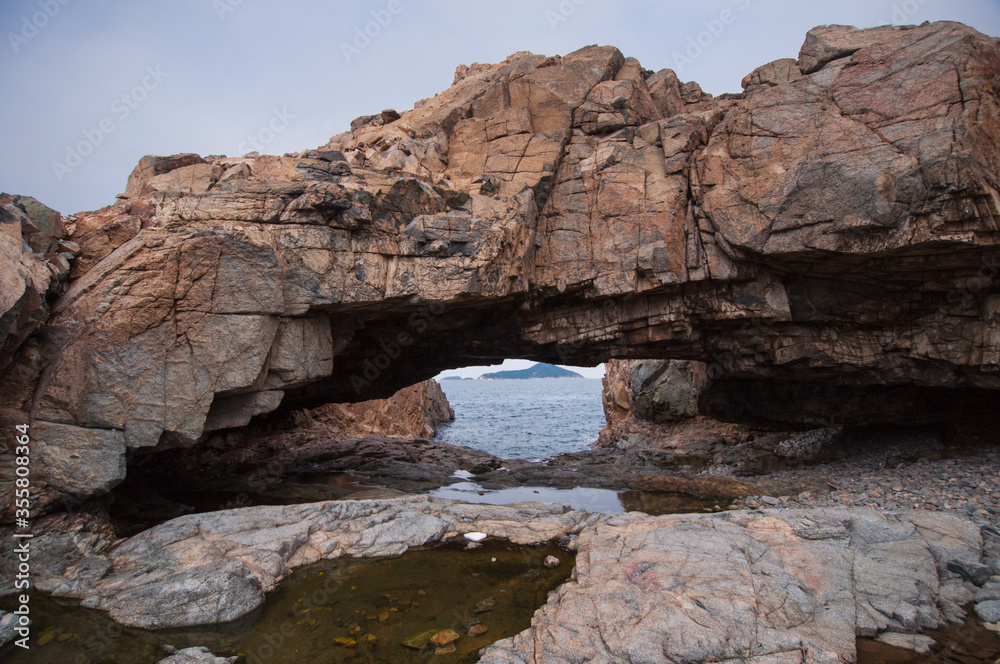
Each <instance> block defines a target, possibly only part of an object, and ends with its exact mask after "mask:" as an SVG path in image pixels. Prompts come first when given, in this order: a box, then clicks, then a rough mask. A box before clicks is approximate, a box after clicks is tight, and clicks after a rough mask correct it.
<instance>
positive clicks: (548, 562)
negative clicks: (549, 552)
mask: <svg viewBox="0 0 1000 664" xmlns="http://www.w3.org/2000/svg"><path fill="white" fill-rule="evenodd" d="M542 564H543V565H545V566H546V567H548V568H549V569H551V568H553V567H559V566H560V565H562V563H561V562H560V561H559V559H558V558H556V557H555V556H545V562H543V563H542Z"/></svg>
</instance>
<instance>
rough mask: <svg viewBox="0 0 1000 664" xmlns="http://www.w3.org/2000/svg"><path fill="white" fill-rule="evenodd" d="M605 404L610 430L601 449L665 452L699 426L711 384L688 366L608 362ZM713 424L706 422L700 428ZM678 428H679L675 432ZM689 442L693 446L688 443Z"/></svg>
mask: <svg viewBox="0 0 1000 664" xmlns="http://www.w3.org/2000/svg"><path fill="white" fill-rule="evenodd" d="M603 384H604V387H603V391H602V393H601V399H602V402H603V404H604V416H605V419H606V420H607V422H608V423H607V425H605V427H604V428H603V429H602V430H601V433H600V436H599V437H598V439H597V446H598V447H617V448H619V449H649V448H655V447H662V446H663V444H664V442H663V441H664V440H665V439H669V438H670V437H672V436H673V435H674V434H675V433H677V432H679V431H684V432H686V433H685V434H684V436H685V438H689V436H688V435H687V434H688V433H689V432H690V429H691V427H690V426H689V425H690V424H692V423H693V422H695V421H698V399H699V397H700V396H701V393H702V391H703V390H704V388H705V386H706V385H707V384H708V376H707V372H706V367H705V365H704V364H703V363H701V362H691V361H687V360H609V361H608V362H606V363H605V375H604V380H603ZM701 423H703V424H705V425H708V426H706V427H703V428H706V429H708V428H711V424H714V423H710V422H708V421H705V420H704V418H702V422H701ZM678 424H680V425H681V426H677V425H678ZM688 442H690V441H688Z"/></svg>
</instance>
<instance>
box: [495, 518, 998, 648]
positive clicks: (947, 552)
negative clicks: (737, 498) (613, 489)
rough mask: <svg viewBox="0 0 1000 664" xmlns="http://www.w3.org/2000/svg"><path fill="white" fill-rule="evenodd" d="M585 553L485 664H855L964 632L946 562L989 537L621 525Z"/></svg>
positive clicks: (978, 549)
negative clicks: (866, 652) (939, 630)
mask: <svg viewBox="0 0 1000 664" xmlns="http://www.w3.org/2000/svg"><path fill="white" fill-rule="evenodd" d="M695 543H696V544H695ZM579 550H580V552H579V554H578V556H577V566H576V571H575V574H574V580H572V581H570V582H569V583H567V584H564V585H563V586H561V587H560V588H559V589H558V591H557V594H555V595H554V596H553V597H550V599H549V601H548V603H547V604H546V605H545V606H544V607H542V608H541V609H539V610H538V611H537V612H536V613H535V616H534V618H533V619H532V625H531V628H530V629H528V630H526V631H524V632H522V633H521V634H518V635H517V636H515V637H514V638H512V639H506V640H503V641H498V642H497V643H495V644H493V645H492V646H490V647H489V648H487V649H486V650H485V652H484V653H483V657H482V659H481V660H480V661H482V662H484V664H515V663H518V664H527V663H529V662H530V663H533V664H535V663H539V664H540V663H541V662H545V663H546V664H559V663H562V662H567V663H568V662H579V661H588V662H602V663H604V662H608V663H610V662H629V661H631V662H658V661H670V662H704V661H719V662H725V661H741V662H777V661H780V662H785V661H795V662H816V663H824V664H827V663H828V664H838V663H839V662H850V661H855V657H856V651H855V640H856V637H857V636H876V635H880V634H899V635H907V634H911V635H912V634H916V633H919V632H920V631H922V630H927V629H933V628H936V627H938V626H941V625H943V624H945V623H946V622H952V623H956V622H957V623H960V622H961V621H962V620H963V619H964V615H965V614H964V611H963V610H962V609H961V608H959V606H958V604H957V602H960V601H962V599H963V598H967V597H971V596H972V589H971V586H970V585H969V584H967V583H964V582H963V581H962V580H961V578H960V577H958V576H957V575H955V574H951V573H949V572H948V571H947V569H946V565H947V561H948V560H951V559H954V558H956V557H966V558H969V557H971V558H972V559H978V556H980V555H981V553H982V539H981V537H980V534H979V530H978V528H976V527H975V526H974V525H973V524H972V523H971V522H969V521H968V520H967V519H965V518H961V517H958V516H952V515H947V514H940V513H938V514H930V513H908V514H900V515H889V516H879V515H876V514H875V513H874V512H871V511H869V510H785V511H772V510H765V511H763V512H756V513H752V512H729V513H725V514H718V515H685V516H673V517H658V518H655V519H654V518H650V517H646V516H644V515H636V514H628V515H622V516H616V517H612V518H608V519H606V520H601V521H599V522H597V523H596V524H595V525H594V526H593V527H591V528H588V529H585V530H583V531H582V532H581V534H580V538H579ZM890 640H892V639H890ZM894 641H895V642H897V643H904V642H909V643H914V644H917V643H919V641H915V640H913V639H909V640H904V639H895V640H894Z"/></svg>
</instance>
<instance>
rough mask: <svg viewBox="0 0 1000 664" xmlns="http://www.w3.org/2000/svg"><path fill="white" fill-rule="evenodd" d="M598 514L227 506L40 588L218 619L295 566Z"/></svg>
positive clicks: (553, 528)
mask: <svg viewBox="0 0 1000 664" xmlns="http://www.w3.org/2000/svg"><path fill="white" fill-rule="evenodd" d="M595 518H596V517H595V516H594V515H590V514H588V513H586V512H574V511H569V510H568V508H564V507H563V506H561V505H546V504H542V503H522V504H518V505H506V506H503V505H499V506H483V505H469V504H465V503H457V502H454V501H446V500H440V501H439V500H433V499H428V498H425V497H408V498H399V499H390V500H366V501H332V502H323V503H310V504H305V505H291V506H264V507H249V508H243V509H233V510H224V511H221V512H210V513H206V514H195V515H189V516H184V517H180V518H177V519H173V520H171V521H168V522H166V523H164V524H162V525H159V526H156V527H155V528H150V529H149V530H147V531H144V532H142V533H140V534H139V535H136V536H135V537H132V538H129V539H127V540H124V541H122V542H120V543H118V544H116V545H115V546H114V547H113V548H112V549H111V550H110V551H109V552H108V553H107V554H106V556H105V557H106V560H107V563H108V564H107V565H106V566H105V569H106V570H108V571H107V573H106V574H104V575H103V576H100V577H98V578H96V579H89V580H87V581H83V582H81V579H79V578H77V577H76V575H75V568H70V569H69V570H68V571H67V572H65V574H64V575H63V576H60V577H53V578H45V579H40V580H39V587H42V588H44V589H45V590H49V591H51V592H52V593H53V594H55V595H57V596H68V597H79V598H81V599H82V600H83V601H82V604H83V606H86V607H88V608H94V609H101V610H104V611H107V612H108V613H109V615H110V616H111V617H112V618H113V619H114V620H116V621H117V622H119V623H121V624H123V625H128V626H134V627H142V628H146V629H166V628H172V627H186V626H192V625H205V624H214V623H221V622H227V621H230V620H234V619H236V618H238V617H240V616H243V615H245V614H247V613H249V612H250V611H252V610H254V609H255V608H257V607H258V606H260V604H261V603H262V602H263V601H264V593H266V592H268V591H270V590H272V589H274V587H275V586H276V585H277V584H278V582H279V581H281V579H283V578H284V577H285V576H287V575H288V574H289V573H290V572H291V571H292V570H294V569H295V568H298V567H303V566H305V565H310V564H312V563H315V562H318V561H320V560H332V559H335V558H340V557H343V556H350V557H359V558H374V557H380V556H398V555H402V554H403V553H405V552H406V551H407V550H409V549H410V548H413V547H417V546H422V545H425V544H431V543H434V542H438V541H441V540H443V539H446V538H451V537H460V536H461V535H462V534H464V533H467V532H483V533H487V534H488V535H490V536H493V537H499V538H504V539H509V540H511V541H513V542H516V543H519V544H533V543H538V542H545V541H548V540H552V539H555V538H557V537H560V536H568V535H570V534H571V533H576V532H579V530H580V529H581V528H582V527H583V525H584V524H585V523H587V522H589V521H592V520H593V519H595ZM43 545H44V542H40V546H43ZM92 557H93V556H92Z"/></svg>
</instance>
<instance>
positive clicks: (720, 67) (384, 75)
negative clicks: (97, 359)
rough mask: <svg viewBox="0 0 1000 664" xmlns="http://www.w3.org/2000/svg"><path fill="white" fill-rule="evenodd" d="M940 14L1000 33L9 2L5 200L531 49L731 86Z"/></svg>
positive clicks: (4, 49) (320, 131)
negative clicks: (823, 44) (615, 53)
mask: <svg viewBox="0 0 1000 664" xmlns="http://www.w3.org/2000/svg"><path fill="white" fill-rule="evenodd" d="M939 19H949V20H956V21H961V22H963V23H966V24H968V25H971V26H973V27H975V28H976V29H978V30H980V31H982V32H985V33H987V34H990V35H994V36H996V35H998V34H1000V0H839V1H838V2H802V1H801V0H799V1H797V2H793V1H790V0H700V1H698V2H654V1H651V0H636V1H634V2H625V1H619V2H611V1H602V0H505V1H504V2H491V3H480V2H470V1H469V0H464V1H462V2H459V1H457V0H453V1H440V2H430V1H425V0H374V1H358V0H356V1H352V2H346V1H340V2H336V1H330V2H321V1H319V0H312V1H310V0H282V1H280V2H279V1H276V0H103V1H101V2H94V1H93V0H0V26H2V30H3V34H4V39H3V43H0V73H2V77H0V80H2V82H3V87H4V93H5V94H4V100H3V104H0V148H2V154H3V159H2V163H0V191H6V192H10V193H17V194H25V195H31V196H35V197H36V198H38V199H39V200H41V201H42V202H43V203H46V204H48V205H50V206H51V207H54V208H55V209H57V210H59V211H60V212H63V213H64V214H69V213H73V212H77V211H81V210H92V209H97V208H99V207H102V206H104V205H108V204H110V203H113V202H114V196H115V194H117V193H119V192H121V191H124V189H125V181H126V179H127V177H128V174H129V173H130V172H131V170H132V168H133V167H134V166H135V164H136V162H138V160H139V158H140V157H142V156H143V155H145V154H175V153H178V152H197V153H199V154H202V155H209V154H226V155H230V156H235V155H240V154H243V153H245V152H248V151H249V150H251V149H254V147H255V144H256V145H259V146H260V147H261V148H262V150H261V151H262V152H267V153H271V154H283V153H285V152H293V151H299V150H302V149H306V148H312V147H316V146H319V145H321V144H323V143H325V142H326V140H327V139H328V138H329V137H330V136H332V135H333V134H337V133H340V132H342V131H344V130H345V129H347V128H348V127H349V124H350V121H351V120H352V119H353V118H355V117H357V116H359V115H364V114H368V113H375V112H378V111H380V110H382V109H383V108H395V109H397V110H400V111H402V110H405V109H409V108H412V107H413V103H414V102H415V101H417V100H419V99H423V98H426V97H430V96H433V95H434V94H435V93H437V92H440V91H441V90H443V89H445V88H446V87H448V86H449V85H450V84H451V82H452V78H453V75H454V71H455V66H456V65H458V64H469V63H472V62H497V61H500V60H503V59H504V58H505V57H506V56H508V55H509V54H511V53H513V52H516V51H521V50H529V51H533V52H535V53H544V54H547V55H554V54H565V53H568V52H570V51H573V50H575V49H577V48H580V47H582V46H585V45H587V44H594V43H597V44H613V45H615V46H617V47H619V48H620V49H621V50H622V51H623V52H624V53H625V55H627V56H634V57H636V58H638V59H639V61H640V62H641V63H642V64H643V66H644V67H646V68H647V69H653V70H658V69H662V68H664V67H670V68H673V69H674V70H675V71H677V72H678V74H679V76H680V77H681V79H682V80H696V81H698V82H699V83H700V84H701V86H702V87H703V88H704V89H705V90H706V91H708V92H711V93H713V94H719V93H722V92H738V91H739V90H740V80H741V79H742V78H743V76H744V75H745V74H746V73H748V72H749V71H751V70H752V69H754V68H755V67H757V66H758V65H761V64H764V63H766V62H769V61H771V60H775V59H777V58H782V57H795V56H796V55H797V53H798V50H799V47H800V46H801V44H802V40H803V38H804V36H805V33H806V31H807V30H808V29H809V28H811V27H813V26H815V25H820V24H825V23H843V24H850V25H855V26H858V27H867V26H874V25H884V24H887V23H920V22H922V21H925V20H939ZM366 31H367V32H369V33H370V34H374V35H375V36H374V37H369V36H367V35H365V32H366ZM699 42H700V43H699Z"/></svg>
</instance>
